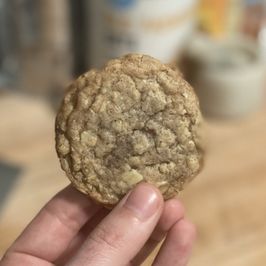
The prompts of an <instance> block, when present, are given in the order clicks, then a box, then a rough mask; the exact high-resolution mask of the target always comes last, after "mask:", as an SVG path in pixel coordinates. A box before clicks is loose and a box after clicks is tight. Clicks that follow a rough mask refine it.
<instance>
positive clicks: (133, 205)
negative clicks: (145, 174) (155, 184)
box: [124, 184, 160, 221]
mask: <svg viewBox="0 0 266 266" xmlns="http://www.w3.org/2000/svg"><path fill="white" fill-rule="evenodd" d="M159 204H160V198H159V195H158V193H157V192H156V191H155V190H154V189H153V188H152V187H151V186H150V185H147V184H140V185H138V186H137V187H136V188H135V189H134V190H133V191H131V193H130V194H129V196H128V198H127V200H126V202H125V205H124V206H125V207H126V208H128V209H130V210H131V211H133V212H134V214H135V216H136V217H137V218H138V219H140V220H142V221H145V220H147V219H148V218H149V217H151V216H152V215H153V214H154V213H155V212H156V210H157V209H158V207H159Z"/></svg>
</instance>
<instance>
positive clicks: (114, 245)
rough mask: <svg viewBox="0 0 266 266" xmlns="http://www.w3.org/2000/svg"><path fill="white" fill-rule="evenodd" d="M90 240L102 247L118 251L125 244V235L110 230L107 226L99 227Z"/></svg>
mask: <svg viewBox="0 0 266 266" xmlns="http://www.w3.org/2000/svg"><path fill="white" fill-rule="evenodd" d="M89 238H90V239H91V240H92V241H93V242H95V243H96V244H97V245H99V246H100V247H108V248H111V249H112V250H118V249H119V248H120V247H121V245H122V242H123V234H122V233H120V232H117V231H116V230H110V229H108V228H106V227H105V226H103V225H102V226H99V227H98V228H97V229H96V230H95V231H94V232H93V233H92V234H91V235H90V236H89Z"/></svg>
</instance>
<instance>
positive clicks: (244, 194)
mask: <svg viewBox="0 0 266 266" xmlns="http://www.w3.org/2000/svg"><path fill="white" fill-rule="evenodd" d="M53 125H54V114H53V112H52V111H51V109H50V108H49V107H48V106H47V105H46V104H45V103H44V102H41V101H39V100H34V99H29V98H26V97H22V96H16V95H13V96H1V98H0V161H1V162H4V163H5V164H7V165H14V166H16V167H18V168H20V173H19V176H18V178H17V179H15V181H14V182H15V183H14V185H13V187H12V189H11V191H10V193H9V194H8V197H7V198H6V200H5V201H4V204H3V206H2V209H0V236H1V237H0V239H1V240H0V256H1V254H3V252H4V250H5V249H6V248H7V247H8V245H10V243H11V242H12V241H13V240H14V239H15V238H16V236H17V235H18V234H19V233H20V232H21V230H22V229H23V228H24V226H25V225H26V224H27V223H28V222H29V221H30V219H31V218H32V217H33V216H34V215H35V214H36V213H37V212H38V210H39V209H40V208H41V207H42V206H43V205H44V203H45V202H46V201H47V200H48V199H49V198H50V197H51V196H52V195H54V194H55V193H56V192H57V191H58V190H60V189H61V188H63V187H64V186H65V185H66V184H67V183H68V181H67V180H66V178H65V177H64V174H63V172H62V171H61V170H60V168H59V163H58V160H57V158H56V154H55V151H54V141H53V135H54V134H53ZM206 129H207V136H208V137H207V140H208V143H207V155H206V162H205V167H204V170H203V172H202V173H201V174H200V175H199V176H198V177H197V179H195V181H194V182H192V183H191V185H189V187H188V188H187V189H186V190H185V191H184V192H183V193H182V195H181V198H182V201H183V202H184V205H185V206H186V212H187V216H188V217H189V218H190V219H191V220H192V221H193V222H194V223H195V224H196V226H197V228H198V239H197V243H196V246H195V249H194V253H193V256H192V259H191V262H190V265H191V266H213V265H215V266H251V265H252V266H264V265H265V264H266V244H265V243H266V203H265V202H266V201H265V195H266V108H264V109H263V110H261V111H260V112H258V113H256V114H253V115H251V116H249V117H248V118H246V119H242V120H239V121H229V122H228V121H227V122H209V123H208V125H207V126H206ZM1 175H3V173H1V172H0V178H1V179H2V178H4V177H3V176H1ZM152 257H153V255H152V256H151V257H150V258H149V259H148V260H147V262H146V263H145V265H150V263H151V261H152Z"/></svg>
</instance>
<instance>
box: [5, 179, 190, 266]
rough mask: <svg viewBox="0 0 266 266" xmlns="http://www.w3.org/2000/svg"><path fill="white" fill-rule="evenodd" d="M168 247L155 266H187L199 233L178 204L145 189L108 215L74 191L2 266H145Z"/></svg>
mask: <svg viewBox="0 0 266 266" xmlns="http://www.w3.org/2000/svg"><path fill="white" fill-rule="evenodd" d="M164 237H166V238H165V241H164V243H163V245H162V246H161V248H160V251H159V253H158V255H157V256H156V258H155V260H154V262H153V265H154V266H155V265H156V266H160V265H163V266H174V265H175V266H184V265H187V262H188V259H189V257H190V252H191V248H192V244H193V242H194V238H195V227H194V226H193V225H192V224H191V223H190V222H188V221H187V220H185V219H184V209H183V206H182V204H181V203H180V202H179V201H178V200H177V199H171V200H168V201H166V202H163V199H162V196H161V194H160V192H159V191H158V190H157V189H156V188H154V187H153V186H151V185H149V184H146V183H141V184H139V185H137V187H136V188H135V189H134V190H133V191H131V192H130V193H129V194H128V195H126V196H125V197H124V198H123V199H122V200H121V202H120V203H119V204H118V205H117V206H116V207H115V208H114V209H113V210H112V211H108V210H106V209H104V208H103V207H101V206H99V205H97V204H95V203H93V202H92V201H91V200H90V199H88V198H87V197H86V196H84V195H83V194H81V193H80V192H78V191H77V190H76V189H74V188H73V187H71V186H68V187H67V188H65V189H64V190H62V191H61V192H59V193H58V194H57V195H56V196H55V197H54V198H53V199H51V200H50V201H49V202H48V203H47V204H46V205H45V207H44V208H43V209H42V210H41V211H40V212H39V214H38V215H37V216H36V217H35V218H34V219H33V221H32V222H31V223H30V224H29V225H28V227H27V228H26V229H25V230H24V232H23V233H22V234H21V235H20V236H19V237H18V239H17V240H16V241H15V242H14V244H13V245H12V246H11V247H10V248H9V249H8V251H7V252H6V254H5V256H4V257H3V259H2V261H0V265H1V266H16V265H20V266H33V265H34V266H51V265H69V266H70V265H74V266H90V265H93V266H95V265H97V266H107V265H108V266H118V265H123V266H124V265H140V264H141V262H143V261H144V260H145V258H146V257H147V256H148V255H149V254H150V253H151V251H152V250H153V249H154V248H155V247H156V245H157V244H158V243H159V242H160V241H161V240H162V239H163V238H164Z"/></svg>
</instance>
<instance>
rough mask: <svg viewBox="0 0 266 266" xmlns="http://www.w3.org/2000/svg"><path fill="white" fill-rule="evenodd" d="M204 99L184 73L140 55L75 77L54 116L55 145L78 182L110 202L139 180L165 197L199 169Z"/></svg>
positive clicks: (82, 188) (92, 194)
mask: <svg viewBox="0 0 266 266" xmlns="http://www.w3.org/2000/svg"><path fill="white" fill-rule="evenodd" d="M201 121H202V120H201V114H200V110H199V103H198V99H197V97H196V96H195V94H194V91H193V89H192V88H191V86H190V85H189V84H188V83H187V82H186V81H185V80H183V79H182V78H181V76H180V74H179V73H178V72H177V71H175V70H173V69H171V68H170V67H169V66H167V65H164V64H162V63H160V62H159V61H157V60H156V59H153V58H152V57H149V56H145V55H138V54H130V55H126V56H124V57H122V58H119V59H114V60H111V61H109V62H108V63H107V64H106V66H105V67H104V68H103V69H102V70H90V71H89V72H87V73H85V74H84V75H82V76H80V77H79V78H78V79H77V80H76V81H75V82H73V83H72V84H71V85H70V86H69V88H68V90H67V92H66V95H65V98H64V100H63V103H62V105H61V108H60V110H59V112H58V115H57V118H56V150H57V154H58V157H59V159H60V163H61V166H62V168H63V170H64V171H65V172H66V174H67V176H68V178H69V179H70V181H71V182H72V183H73V185H74V186H75V187H76V188H77V189H78V190H80V191H81V192H83V193H85V194H88V195H89V196H90V197H91V198H92V199H94V200H96V201H97V202H100V203H102V204H104V205H107V206H111V205H114V204H116V203H117V202H118V201H119V200H120V199H121V198H122V197H123V196H124V195H125V194H126V193H127V192H128V191H129V190H130V189H131V188H132V187H134V186H135V185H136V184H137V183H139V182H141V181H145V182H149V183H152V184H154V185H155V186H157V187H158V188H159V189H160V191H161V192H162V194H163V196H164V198H165V199H168V198H171V197H173V196H174V195H176V194H177V193H178V192H179V191H180V190H182V189H183V187H184V185H185V183H187V182H188V181H189V180H190V179H192V178H193V177H194V176H195V175H196V174H197V173H198V172H199V170H200V168H201V161H202V156H203V155H202V149H201V140H200V135H199V131H200V125H201Z"/></svg>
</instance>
